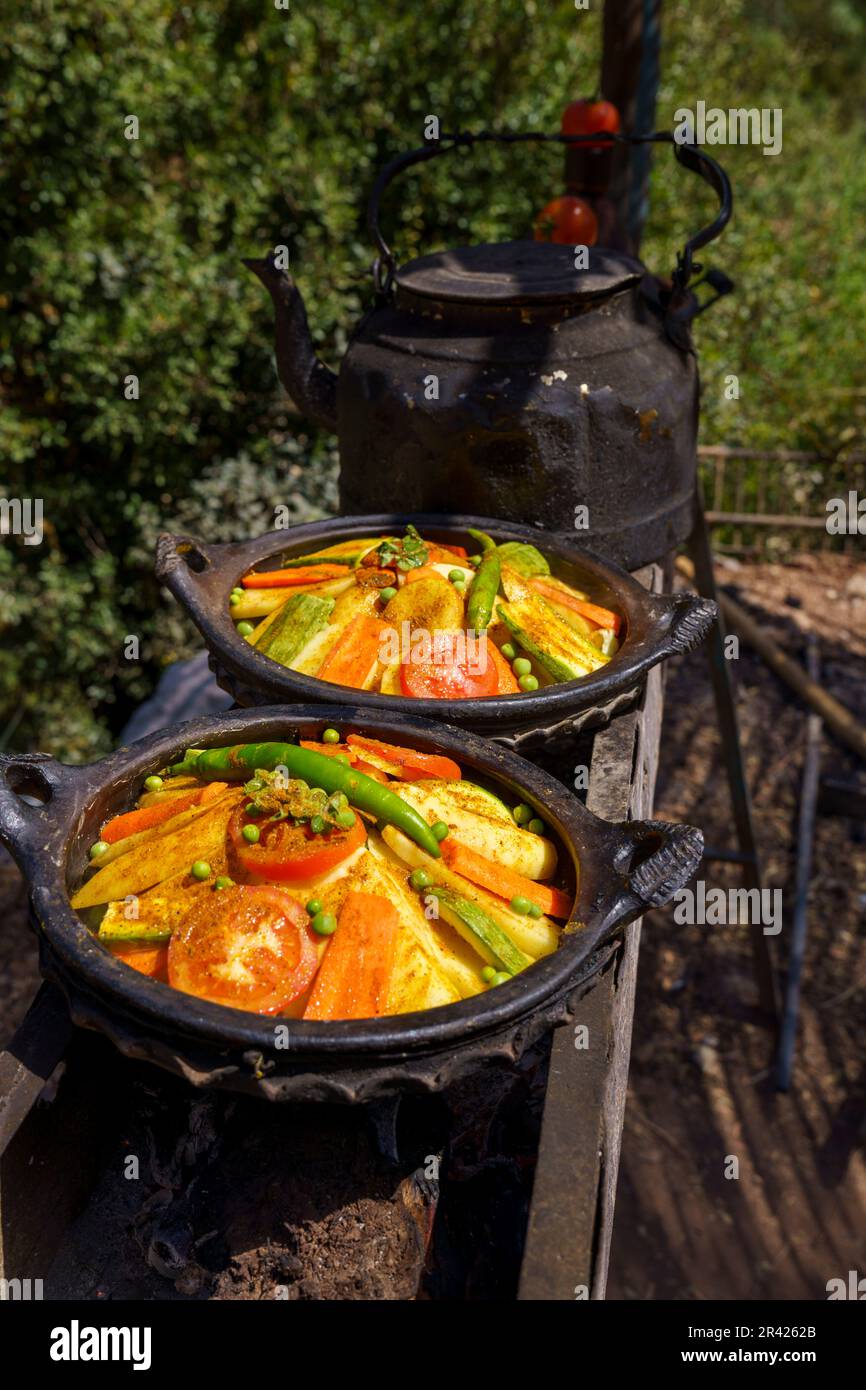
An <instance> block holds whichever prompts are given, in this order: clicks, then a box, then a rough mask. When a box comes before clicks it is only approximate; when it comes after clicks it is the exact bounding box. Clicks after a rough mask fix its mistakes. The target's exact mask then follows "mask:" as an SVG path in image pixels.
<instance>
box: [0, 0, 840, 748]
mask: <svg viewBox="0 0 866 1390" xmlns="http://www.w3.org/2000/svg"><path fill="white" fill-rule="evenodd" d="M600 10H601V6H600V5H597V6H594V7H593V8H592V9H591V10H590V11H589V12H582V11H577V10H576V9H575V7H574V5H573V3H572V0H546V3H543V4H542V3H541V0H497V3H496V4H490V3H489V0H437V3H436V4H434V5H427V6H419V5H415V4H405V5H396V4H394V0H365V3H364V4H362V5H358V4H356V3H350V0H328V3H327V4H325V5H308V4H306V3H304V0H292V4H291V9H290V10H288V11H285V10H278V9H277V8H276V7H275V6H274V5H273V4H272V3H269V0H231V3H229V0H212V3H209V4H207V5H196V6H193V5H184V6H175V5H169V4H168V3H165V0H136V3H135V4H134V5H125V6H118V5H116V4H114V3H108V0H76V3H75V4H73V3H72V0H32V2H31V4H30V5H29V6H27V7H22V8H21V9H20V11H19V13H18V15H16V16H15V17H14V18H12V19H11V20H9V21H7V26H6V32H5V34H4V37H5V39H6V41H7V48H6V53H7V58H6V63H5V68H4V70H3V72H2V74H0V77H2V81H0V104H2V106H0V156H2V159H0V241H2V245H3V247H4V251H3V254H2V260H0V311H2V322H0V390H2V395H3V409H2V413H0V457H2V458H3V460H4V472H3V478H2V486H0V493H2V492H5V494H6V495H7V496H10V497H15V496H19V497H20V496H36V497H42V498H43V499H44V504H45V519H46V534H45V540H44V542H43V544H42V545H41V546H38V547H36V546H33V547H27V546H23V545H19V544H15V543H13V542H12V540H11V539H9V538H7V539H5V540H4V541H3V543H2V548H0V584H2V596H0V602H2V607H0V613H2V620H0V621H2V628H3V637H4V641H3V652H2V654H0V741H5V742H7V743H9V742H11V743H13V744H14V745H16V746H34V745H39V746H42V747H45V748H48V749H50V750H51V751H53V752H56V753H59V754H60V755H62V756H66V757H70V758H75V759H81V758H84V757H88V756H92V755H93V754H95V753H98V752H100V751H102V750H104V749H106V748H107V747H108V746H110V743H111V741H112V738H113V736H114V735H116V732H117V730H118V728H119V727H120V725H121V723H122V722H123V719H124V718H125V717H126V715H127V714H128V712H129V711H130V709H131V708H132V707H133V705H134V704H135V703H136V702H137V701H139V700H140V699H141V698H143V697H144V696H145V695H146V694H147V693H148V691H149V690H150V688H151V687H152V684H153V680H154V678H155V676H156V675H157V674H158V671H159V669H160V667H161V665H162V664H164V663H165V662H166V661H168V660H171V659H173V658H174V657H175V656H177V655H180V654H184V653H186V652H189V651H191V650H193V649H194V647H195V645H196V641H195V637H194V634H192V633H191V632H190V631H189V629H188V628H187V626H186V625H185V624H184V623H183V622H182V621H181V620H180V618H179V616H178V614H177V611H176V608H175V607H174V605H173V604H171V603H170V602H169V601H168V600H166V599H165V598H164V597H161V596H160V594H159V593H158V590H157V587H156V585H155V582H154V581H153V578H152V574H151V566H152V545H153V542H154V540H155V537H156V535H157V533H158V532H159V531H160V530H161V529H180V530H186V531H190V532H192V533H196V532H198V533H200V534H202V535H203V536H205V537H210V538H229V537H235V536H245V535H248V534H252V533H253V532H254V531H256V530H258V529H264V528H265V527H267V526H268V525H270V524H272V519H273V508H274V506H275V505H277V504H279V503H289V504H290V506H291V507H292V508H293V514H294V515H297V516H298V518H302V517H303V518H306V517H311V516H315V515H322V514H324V513H325V512H327V511H329V510H333V509H334V507H335V496H336V494H335V489H334V467H335V464H334V451H333V441H331V440H330V439H328V438H325V437H322V436H317V435H316V434H315V433H314V432H310V431H309V430H308V429H307V428H306V426H305V422H304V421H302V420H300V419H299V418H298V417H297V416H295V415H293V414H291V412H290V410H289V407H288V405H287V403H286V401H285V399H284V398H283V397H282V396H281V392H280V389H279V386H278V384H277V382H276V377H275V373H274V368H273V360H272V351H271V341H272V323H271V307H270V302H269V300H268V298H267V296H266V295H265V293H264V291H263V290H262V287H261V286H260V285H259V283H258V282H257V281H256V280H254V279H253V277H252V276H250V275H249V273H248V272H247V271H246V270H245V269H244V268H243V267H242V266H241V264H240V260H241V257H242V256H245V255H257V254H263V253H264V251H265V250H266V249H267V248H268V247H270V246H273V245H274V244H277V243H286V244H287V245H288V246H289V247H290V248H291V256H292V269H293V271H294V272H295V273H296V275H297V277H298V279H299V282H300V283H301V285H302V287H303V289H304V290H305V293H306V294H307V297H308V304H309V308H310V317H311V325H312V329H313V333H314V336H315V337H316V339H317V341H318V342H319V343H320V345H321V348H322V352H323V355H324V356H325V357H326V359H328V360H330V361H331V362H332V363H336V362H337V360H338V358H339V355H340V353H341V352H342V350H343V348H344V346H345V342H346V337H347V334H348V333H349V331H350V330H351V327H352V325H353V323H354V322H355V320H356V319H357V317H358V315H359V313H360V312H362V310H363V307H364V305H365V303H366V302H367V299H368V295H369V277H368V268H369V263H370V259H371V247H370V243H369V239H368V236H367V232H366V228H365V222H364V205H365V200H366V194H367V192H368V190H369V188H370V186H371V183H372V180H373V177H374V174H375V171H376V170H377V169H378V168H379V167H380V166H381V164H382V163H383V162H384V161H385V160H386V159H387V158H389V157H390V156H391V155H393V154H394V153H396V152H397V151H399V150H402V149H405V148H409V147H411V146H413V145H417V144H419V143H421V140H422V138H423V124H424V118H425V116H426V115H427V114H428V113H435V114H437V115H438V116H439V117H440V119H441V121H442V124H443V127H444V128H445V129H456V128H479V127H482V126H490V127H497V126H500V127H514V128H523V129H556V128H557V126H558V121H559V115H560V112H561V108H562V106H563V104H564V102H565V101H566V100H569V99H571V98H572V97H574V96H577V95H583V94H586V93H588V92H591V91H592V90H593V89H594V88H595V86H596V73H597V70H598V55H599V50H600V30H601V25H600ZM663 22H664V36H663V86H662V91H661V94H660V101H659V119H658V124H659V125H663V124H671V123H672V119H673V111H674V110H675V109H676V107H677V106H680V105H687V106H692V105H694V102H695V101H696V100H697V99H698V98H699V97H702V98H703V99H705V100H706V101H707V102H708V103H710V104H713V103H715V104H718V105H722V106H726V107H727V106H728V105H752V104H754V105H758V106H766V105H771V106H773V105H781V106H782V107H783V109H784V122H785V125H784V131H785V143H784V149H783V153H782V154H781V155H780V156H779V158H777V159H768V158H764V157H763V156H762V155H761V153H760V151H759V150H757V149H754V148H747V149H742V150H730V149H725V150H722V151H721V152H720V153H721V156H722V158H723V161H724V162H725V164H726V165H727V166H728V167H729V168H730V171H731V174H732V176H733V178H734V182H735V188H736V194H737V212H736V220H735V222H734V224H733V226H732V227H731V228H730V229H729V231H728V232H727V233H726V234H725V237H724V239H723V240H722V241H721V242H720V243H718V244H717V245H716V246H714V247H713V248H712V249H711V252H710V253H709V254H708V255H707V261H708V262H709V263H714V264H718V265H721V266H723V267H724V268H726V269H727V270H728V271H729V272H730V273H731V274H732V275H733V276H734V277H735V278H736V280H737V283H738V294H737V296H736V298H735V299H731V300H728V301H726V302H725V303H724V304H723V305H720V306H718V307H717V308H716V309H714V310H713V311H712V312H711V313H710V314H708V315H707V317H706V319H704V320H701V327H700V330H699V335H698V337H699V346H700V349H701V353H702V359H703V364H704V367H703V370H704V379H705V393H706V401H705V405H706V412H707V414H706V421H707V423H706V429H705V438H706V439H707V440H708V441H712V442H719V441H726V442H730V443H750V444H755V445H765V446H766V445H773V446H775V445H779V444H785V445H788V446H793V447H797V446H799V447H814V446H815V445H816V444H818V443H820V445H821V446H822V447H830V448H842V447H844V446H845V444H846V442H847V441H849V440H850V439H851V437H852V435H851V432H852V431H854V432H855V433H856V432H858V431H859V432H860V433H862V427H863V402H864V397H863V396H859V397H858V396H857V395H855V394H854V390H855V388H856V386H857V385H858V384H860V383H862V372H861V371H860V357H859V354H858V345H857V341H856V337H855V335H856V334H857V332H858V330H859V327H860V324H862V322H863V319H864V308H866V305H864V295H866V290H864V273H863V267H862V262H861V259H860V255H861V253H860V247H861V244H862V237H861V234H860V225H859V216H860V210H862V208H863V207H864V206H866V196H864V194H866V187H864V182H866V174H864V167H863V163H862V160H861V158H860V147H861V145H862V136H863V129H862V126H863V118H862V112H863V110H864V101H863V97H864V89H863V84H864V76H863V73H864V65H863V57H864V49H866V34H864V19H863V15H862V12H861V10H860V7H859V6H858V5H856V4H855V3H854V0H850V3H846V2H845V0H836V2H835V3H834V4H831V5H829V6H824V7H815V6H814V3H812V0H786V3H785V4H781V3H770V0H764V3H762V4H761V3H755V0H751V3H747V0H712V3H711V0H700V3H696V0H668V3H666V5H665V7H664V21H663ZM129 115H135V116H137V118H138V121H139V139H138V140H127V139H126V138H125V135H124V128H125V119H126V118H127V117H128V116H129ZM668 161H670V162H668ZM560 180H561V154H560V153H559V151H558V150H556V149H546V150H541V151H539V150H538V149H532V148H530V149H518V150H514V149H511V150H494V151H483V152H480V151H476V152H472V153H469V152H461V153H459V154H456V155H453V156H448V157H444V158H443V159H441V160H439V161H436V162H435V163H434V164H432V165H429V166H426V167H425V168H423V169H422V170H420V171H413V172H412V173H410V174H409V175H407V176H406V178H405V179H404V180H403V183H402V185H400V186H398V188H397V189H395V190H394V192H393V194H392V195H391V196H390V197H389V199H388V200H387V203H386V207H385V210H384V225H385V228H386V235H388V236H389V238H390V239H392V240H393V242H394V244H395V246H396V248H397V250H398V253H399V255H400V256H401V257H402V258H407V257H410V256H412V255H414V254H417V253H419V252H421V251H423V250H425V249H432V248H434V247H436V246H442V245H447V244H456V243H460V242H465V241H468V240H472V239H480V238H486V239H500V238H507V237H510V236H514V235H520V234H525V233H526V232H527V229H528V228H529V226H530V225H531V221H532V218H533V216H534V214H535V212H536V211H537V210H538V208H539V207H541V206H542V205H543V204H544V203H545V202H547V201H548V199H549V197H550V196H551V194H553V193H556V192H557V191H559V186H560ZM696 182H697V181H696V180H694V179H693V178H692V176H690V175H688V174H687V173H686V172H685V171H683V170H681V169H679V167H678V166H675V165H674V164H673V161H672V159H671V158H670V156H669V155H668V154H667V153H666V152H665V153H658V154H657V155H656V158H655V175H654V179H653V187H652V210H651V212H652V216H651V222H650V226H649V229H648V237H647V242H646V247H645V253H646V259H647V261H648V263H649V264H650V265H651V266H653V267H654V268H658V269H660V270H664V269H666V268H668V267H670V266H672V264H673V257H674V252H675V248H676V246H677V244H678V243H679V242H680V241H681V240H682V237H683V236H684V235H685V234H686V233H687V232H688V231H689V230H690V229H691V228H692V227H694V226H695V225H696V220H697V221H700V219H701V218H702V217H703V216H704V215H705V214H706V213H708V212H709V210H710V205H709V199H708V198H707V196H706V194H705V193H702V192H701V191H700V190H699V189H695V188H693V187H692V186H691V185H693V184H695V183H696ZM731 372H733V373H737V374H738V375H739V376H740V381H741V389H742V397H741V400H740V401H739V402H737V403H736V404H735V405H734V404H732V403H729V402H725V401H724V400H723V399H722V392H721V387H722V383H723V378H724V376H725V375H726V374H728V373H731ZM129 375H135V376H136V377H138V379H139V382H140V398H139V399H138V400H127V399H126V398H125V395H124V380H125V378H127V377H128V376H129ZM129 635H134V636H137V637H138V638H139V641H140V655H141V660H140V661H129V660H127V659H126V656H125V655H124V643H125V639H126V637H128V636H129Z"/></svg>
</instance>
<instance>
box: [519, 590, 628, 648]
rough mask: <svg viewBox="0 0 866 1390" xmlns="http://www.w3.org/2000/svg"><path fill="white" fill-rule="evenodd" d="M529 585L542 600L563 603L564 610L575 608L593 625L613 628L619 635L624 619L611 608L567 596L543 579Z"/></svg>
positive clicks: (573, 596) (574, 595)
mask: <svg viewBox="0 0 866 1390" xmlns="http://www.w3.org/2000/svg"><path fill="white" fill-rule="evenodd" d="M529 584H530V588H533V589H536V590H537V591H538V593H539V594H541V597H542V598H546V599H548V600H549V601H550V602H551V603H561V604H562V606H563V608H573V609H574V611H575V613H579V614H580V615H581V617H582V618H589V620H590V622H591V623H597V624H598V626H599V627H607V628H613V630H614V632H615V633H616V634H617V636H618V635H619V630H620V628H621V627H622V618H621V617H620V616H619V614H618V613H612V612H611V610H610V609H609V608H602V607H601V605H600V604H598V603H590V602H589V600H588V599H585V598H578V597H577V595H576V594H566V593H565V592H564V591H563V590H562V589H557V588H556V587H555V585H552V584H545V582H544V580H543V579H530V581H529Z"/></svg>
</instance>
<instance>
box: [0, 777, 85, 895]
mask: <svg viewBox="0 0 866 1390" xmlns="http://www.w3.org/2000/svg"><path fill="white" fill-rule="evenodd" d="M90 771H91V769H90V768H85V767H67V766H66V765H65V764H64V763H59V762H58V761H57V760H56V758H52V757H50V755H49V754H48V753H3V754H0V844H4V845H5V846H6V848H7V849H8V850H9V853H10V854H11V855H12V858H13V859H14V860H15V863H16V864H17V865H18V867H19V868H20V869H21V870H22V872H25V873H26V874H27V875H28V876H29V877H30V880H31V882H34V881H36V880H38V873H37V872H36V870H37V868H38V865H39V863H40V862H44V863H49V862H50V863H52V865H53V856H54V854H55V851H56V849H57V848H58V847H59V846H60V844H61V842H62V840H63V837H64V835H65V833H66V829H67V826H68V824H69V822H70V821H71V820H72V819H73V817H74V816H75V815H77V813H78V811H79V809H80V807H81V803H82V797H83V796H84V794H85V792H86V788H87V784H88V774H89V773H90ZM27 797H31V798H33V799H35V800H36V802H37V803H38V804H37V805H33V804H32V801H29V800H26V799H25V798H27Z"/></svg>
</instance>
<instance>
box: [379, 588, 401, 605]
mask: <svg viewBox="0 0 866 1390" xmlns="http://www.w3.org/2000/svg"><path fill="white" fill-rule="evenodd" d="M379 597H380V599H381V600H382V602H383V603H390V602H391V600H392V598H396V597H397V590H396V589H392V588H391V586H390V584H389V586H388V588H387V589H380V590H379Z"/></svg>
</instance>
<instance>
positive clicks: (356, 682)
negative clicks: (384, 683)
mask: <svg viewBox="0 0 866 1390" xmlns="http://www.w3.org/2000/svg"><path fill="white" fill-rule="evenodd" d="M386 626H387V624H385V623H383V622H382V621H381V619H379V618H374V617H372V616H371V615H370V614H369V613H359V615H358V617H357V618H353V619H352V621H351V622H350V623H349V626H348V627H347V628H346V631H345V632H344V633H343V634H342V636H341V637H340V638H338V640H337V643H336V645H335V646H333V647H332V648H331V650H330V652H329V653H328V655H327V656H326V657H325V660H324V661H323V662H322V665H321V666H320V667H319V669H318V671H317V672H316V676H317V679H318V680H320V681H333V682H334V684H335V685H351V686H352V687H353V688H354V689H355V690H363V689H364V686H365V685H366V684H367V682H368V681H369V679H370V676H371V675H372V673H373V669H374V667H375V666H376V663H377V661H378V660H379V648H380V645H381V641H382V633H383V632H384V631H385V628H386Z"/></svg>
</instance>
